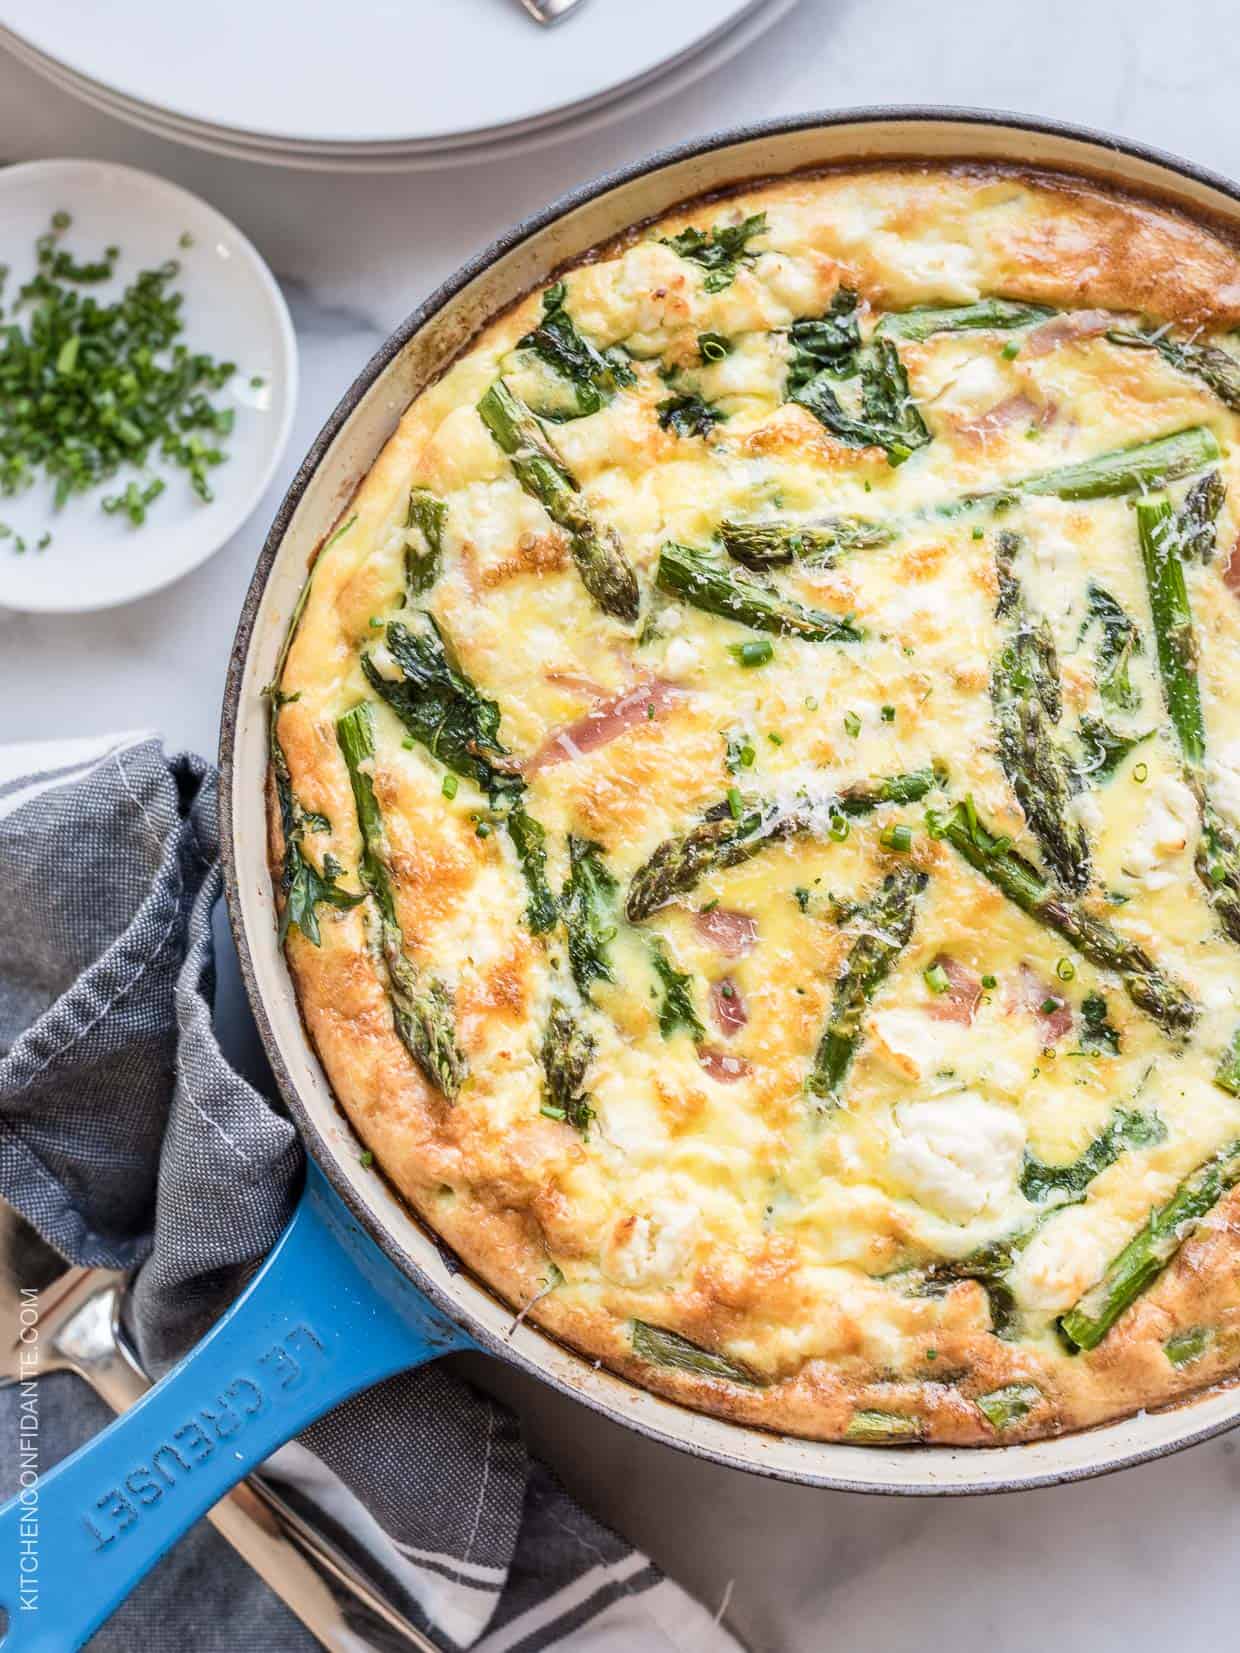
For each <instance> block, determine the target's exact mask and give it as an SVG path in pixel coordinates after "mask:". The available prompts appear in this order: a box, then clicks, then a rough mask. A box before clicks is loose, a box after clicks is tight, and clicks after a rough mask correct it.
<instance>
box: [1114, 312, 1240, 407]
mask: <svg viewBox="0 0 1240 1653" xmlns="http://www.w3.org/2000/svg"><path fill="white" fill-rule="evenodd" d="M1107 338H1108V339H1110V341H1111V343H1112V344H1122V345H1128V346H1129V347H1131V348H1134V349H1138V350H1157V352H1158V354H1159V355H1160V356H1161V357H1162V358H1163V360H1164V361H1167V362H1170V364H1171V366H1172V367H1175V368H1178V369H1179V371H1180V372H1181V373H1187V374H1188V375H1189V377H1190V378H1193V379H1200V380H1201V381H1202V383H1203V384H1204V385H1206V386H1207V387H1208V388H1209V389H1210V390H1212V391H1213V392H1214V394H1215V395H1216V396H1217V397H1218V399H1219V401H1220V402H1222V404H1223V406H1224V407H1228V408H1230V409H1231V411H1232V412H1233V413H1240V361H1237V360H1236V358H1235V357H1234V356H1233V355H1231V354H1230V352H1229V351H1226V350H1222V349H1220V348H1219V346H1218V345H1216V344H1193V343H1191V342H1190V341H1188V340H1186V339H1173V338H1172V337H1171V336H1170V334H1169V333H1167V332H1166V330H1165V329H1159V330H1158V331H1157V332H1152V333H1139V332H1136V331H1131V330H1129V329H1127V328H1122V327H1117V328H1115V329H1114V330H1113V331H1112V332H1110V333H1108V334H1107Z"/></svg>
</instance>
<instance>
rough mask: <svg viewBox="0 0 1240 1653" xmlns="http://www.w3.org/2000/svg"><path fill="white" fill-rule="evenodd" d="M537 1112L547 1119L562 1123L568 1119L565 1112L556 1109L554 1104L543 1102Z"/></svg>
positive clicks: (561, 1109)
mask: <svg viewBox="0 0 1240 1653" xmlns="http://www.w3.org/2000/svg"><path fill="white" fill-rule="evenodd" d="M538 1111H539V1113H540V1114H543V1115H544V1116H545V1117H546V1118H547V1119H559V1120H561V1121H563V1120H566V1119H567V1118H568V1114H567V1113H566V1112H565V1110H564V1109H563V1108H557V1107H556V1105H555V1103H554V1102H544V1103H543V1104H542V1106H541V1107H540V1108H539V1110H538Z"/></svg>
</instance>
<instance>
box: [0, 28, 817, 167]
mask: <svg viewBox="0 0 1240 1653" xmlns="http://www.w3.org/2000/svg"><path fill="white" fill-rule="evenodd" d="M795 3H796V0H670V3H669V0H584V3H583V4H582V6H581V7H580V9H579V10H578V11H576V12H574V13H573V14H572V15H571V16H570V17H569V18H568V19H566V20H565V21H564V22H563V23H561V24H560V25H558V26H557V27H556V28H553V29H544V28H540V27H539V26H538V25H537V24H536V23H534V22H533V21H532V20H531V19H530V18H529V17H528V16H527V15H526V14H525V12H524V11H523V10H522V9H521V7H520V6H519V5H518V4H517V0H299V4H298V5H296V6H292V7H290V6H289V5H288V4H287V3H285V0H213V3H212V4H211V5H209V6H196V7H195V6H169V5H168V4H167V0H109V4H108V5H106V6H101V5H99V4H98V0H55V4H52V5H49V4H48V0H0V43H2V44H3V45H5V46H7V47H8V48H9V50H10V51H12V52H13V53H14V55H15V56H17V57H19V58H21V59H22V60H23V61H24V62H26V63H28V64H30V65H31V66H32V67H33V68H35V69H38V70H39V71H40V72H42V73H43V74H45V75H46V76H47V77H48V79H50V80H53V81H55V82H56V83H57V84H58V85H60V86H62V87H63V88H65V89H66V90H67V91H70V92H72V93H74V94H75V95H77V96H79V97H82V98H84V99H86V100H87V101H88V102H89V103H92V104H94V105H95V106H96V107H98V108H101V109H103V110H105V111H107V112H108V113H109V114H113V115H117V116H119V117H120V118H121V119H122V120H127V121H130V122H133V123H134V124H136V125H138V126H141V127H144V128H145V129H146V130H148V131H151V132H154V133H156V134H157V135H158V136H160V137H165V138H171V139H173V140H176V141H179V142H182V143H190V144H196V145H198V146H200V147H202V148H205V149H211V150H214V151H216V152H217V153H221V154H226V155H232V156H235V157H237V158H239V159H242V160H252V161H265V162H268V163H270V164H273V165H277V166H295V167H305V168H311V169H315V170H334V171H335V170H338V171H376V170H378V171H385V170H393V171H395V170H409V169H426V168H431V167H441V166H444V165H450V164H452V163H454V162H457V163H465V162H475V161H480V160H487V159H489V158H490V157H491V156H492V155H496V154H499V153H501V152H502V153H503V154H504V155H505V156H508V155H512V154H514V153H516V152H518V151H519V150H520V149H522V148H533V147H535V146H536V145H538V144H542V143H552V142H554V141H555V140H556V139H557V138H559V137H562V136H564V135H565V134H566V133H567V132H569V131H571V132H572V133H573V134H574V135H576V134H578V133H580V132H583V131H586V130H589V129H591V128H593V127H595V126H599V125H601V124H603V123H604V122H605V121H608V120H613V119H618V118H620V117H621V116H625V115H630V114H633V113H635V112H636V111H638V110H640V109H641V108H644V107H645V106H646V105H648V104H649V103H652V102H654V101H655V100H656V99H661V98H665V97H668V96H670V95H672V94H673V93H675V92H677V91H679V90H681V89H682V88H683V87H684V86H685V85H687V84H688V83H689V82H690V81H691V80H695V79H697V78H698V77H699V76H701V75H704V74H706V73H707V72H708V71H709V70H711V69H713V68H716V67H717V66H718V65H719V64H721V63H723V62H725V61H726V60H727V59H728V58H729V57H732V56H733V55H735V54H736V53H737V52H740V51H743V50H744V49H745V48H746V47H747V46H748V45H749V44H750V43H751V42H752V41H753V40H754V39H755V38H756V37H757V36H758V35H759V34H760V33H762V32H763V31H764V30H765V29H767V28H769V27H770V25H771V24H772V23H774V22H775V21H776V20H777V19H778V18H779V17H781V16H783V14H784V13H785V12H787V11H789V10H790V9H791V7H792V6H793V5H794V4H795Z"/></svg>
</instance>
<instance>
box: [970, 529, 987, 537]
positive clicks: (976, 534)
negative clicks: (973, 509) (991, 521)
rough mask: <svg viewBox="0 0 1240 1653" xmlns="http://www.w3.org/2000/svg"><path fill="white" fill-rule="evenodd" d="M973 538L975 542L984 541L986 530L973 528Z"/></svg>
mask: <svg viewBox="0 0 1240 1653" xmlns="http://www.w3.org/2000/svg"><path fill="white" fill-rule="evenodd" d="M973 538H974V539H975V540H984V539H985V538H986V530H985V529H984V528H975V529H974V530H973Z"/></svg>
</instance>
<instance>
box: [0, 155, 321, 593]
mask: <svg viewBox="0 0 1240 1653" xmlns="http://www.w3.org/2000/svg"><path fill="white" fill-rule="evenodd" d="M61 210H63V211H65V212H68V213H69V214H70V215H71V217H72V219H73V223H72V226H71V227H70V229H69V230H68V231H67V232H66V234H65V238H64V244H65V245H66V246H67V247H68V248H69V249H70V250H71V251H72V252H73V253H75V254H76V256H78V257H79V258H85V257H97V256H98V255H99V253H100V252H101V251H102V249H103V248H104V247H105V246H108V245H111V244H114V245H116V246H118V247H120V249H121V256H120V259H119V260H118V262H117V267H116V276H115V278H114V279H113V281H112V282H110V283H107V284H105V285H103V286H101V287H94V288H91V289H90V291H91V292H93V293H95V294H97V295H99V296H100V297H101V298H111V297H113V296H114V295H115V294H116V293H117V292H118V291H119V290H120V288H121V287H123V286H124V285H125V284H126V283H127V282H128V281H130V280H132V278H133V276H134V275H135V274H136V273H137V272H138V271H139V270H143V269H150V268H152V267H153V266H156V265H159V264H162V263H163V262H164V261H165V259H169V258H173V259H176V260H177V261H178V262H179V263H180V266H181V273H180V275H179V277H178V278H177V281H176V283H175V285H176V287H177V289H178V290H179V291H181V292H183V293H184V295H185V302H184V310H183V314H184V318H185V332H184V334H183V335H182V338H183V341H184V342H185V343H186V344H187V345H188V346H189V347H190V348H191V349H193V350H205V351H208V352H209V353H210V354H211V355H213V356H215V357H216V358H217V359H224V360H228V361H233V362H236V364H237V371H236V373H235V374H234V375H233V377H232V379H231V380H230V381H229V382H228V383H227V384H226V385H225V386H224V387H223V389H222V390H219V391H216V392H214V393H213V395H212V400H213V401H214V402H215V403H216V405H217V406H223V407H232V408H235V410H236V424H235V426H234V429H233V432H232V435H231V436H230V437H228V438H227V439H226V440H225V441H224V442H223V443H222V446H223V447H224V450H225V452H226V453H227V454H228V458H227V459H226V460H225V462H224V463H223V464H222V465H218V466H216V467H215V468H214V469H213V470H212V472H211V473H210V482H211V487H212V490H213V492H214V494H215V498H214V500H213V501H211V502H210V503H209V504H204V503H203V501H202V500H200V499H199V498H198V497H197V496H196V495H195V494H194V493H193V491H192V490H191V488H190V485H189V481H188V477H187V475H186V473H185V472H184V471H183V470H180V469H178V468H177V467H176V466H174V465H170V464H168V463H167V462H165V461H162V460H155V461H154V462H153V463H152V466H151V469H150V471H149V472H145V473H139V472H136V471H129V470H125V471H121V472H119V473H118V475H117V476H116V477H115V478H114V479H112V480H111V481H109V482H106V483H104V484H103V485H102V486H101V487H98V488H94V489H92V490H91V491H90V492H89V493H85V494H77V495H74V496H73V497H72V498H70V499H69V500H68V501H67V503H66V504H65V505H64V506H63V507H62V508H61V509H60V510H59V511H57V510H54V509H53V508H52V494H51V487H50V485H49V484H48V482H47V481H46V480H45V479H44V478H43V477H42V476H41V475H40V476H37V477H36V479H35V481H34V483H33V484H32V486H31V487H29V488H27V489H25V490H24V491H23V492H22V493H20V494H17V495H15V496H13V497H11V498H2V497H0V521H3V522H5V523H7V524H8V525H9V527H10V528H11V529H12V530H13V534H12V536H11V537H9V538H6V539H3V540H0V607H5V608H12V609H20V610H23V611H25V612H27V613H52V612H61V613H81V612H83V611H86V610H89V609H98V608H110V607H111V606H112V605H113V604H115V603H124V602H129V601H131V600H132V599H133V598H135V597H141V596H144V595H145V594H146V593H147V592H149V591H156V590H158V589H159V588H160V587H161V586H165V585H169V584H170V583H171V582H172V581H173V580H177V579H179V578H180V577H181V575H183V574H187V573H188V572H189V570H190V569H191V568H196V567H197V566H198V564H199V563H201V562H205V561H206V559H207V558H208V557H209V556H210V555H211V553H212V552H213V551H216V550H218V549H219V547H220V546H221V545H223V544H224V543H225V542H226V541H227V540H229V539H230V538H231V537H232V536H233V534H235V533H236V531H237V529H238V528H240V526H241V524H242V523H243V522H244V521H245V520H246V518H247V517H248V516H249V515H250V513H251V511H253V509H254V507H255V506H256V505H257V503H258V501H259V499H260V498H261V496H262V494H263V492H264V491H265V489H266V487H267V485H268V483H269V482H270V481H271V478H272V476H273V474H274V472H275V468H276V466H277V465H278V464H279V462H280V459H281V457H282V455H283V453H284V449H285V446H286V445H287V442H288V436H289V430H290V428H291V426H292V419H293V408H294V404H295V402H296V399H297V343H296V340H295V338H294V336H293V326H292V323H291V321H290V320H289V314H288V310H287V308H286V306H285V303H284V300H283V298H282V297H281V295H280V290H279V288H278V287H277V286H276V284H275V281H274V279H273V277H272V274H271V272H270V270H269V269H268V268H267V266H266V265H265V264H264V263H263V261H262V259H261V258H260V257H259V255H258V253H257V252H255V250H254V248H253V246H252V245H251V244H250V242H249V241H247V240H246V238H245V236H243V235H242V234H241V232H240V230H238V229H236V228H235V227H234V226H233V225H232V224H230V223H229V222H228V220H227V219H226V218H224V217H222V216H221V215H220V214H219V213H218V212H216V211H215V209H214V208H213V207H209V206H207V204H206V203H205V202H204V201H200V200H199V199H198V197H197V196H195V195H191V194H190V193H189V192H188V191H187V190H183V189H179V188H177V186H176V185H174V184H169V183H166V182H165V181H164V180H163V179H162V178H155V177H152V176H151V175H150V174H149V173H145V172H136V171H134V169H133V168H131V167H125V166H113V165H110V164H105V163H103V162H99V161H32V162H29V163H28V164H26V165H23V166H11V167H6V168H4V169H3V170H0V225H2V226H3V229H2V231H0V236H2V239H0V262H3V263H8V264H9V265H10V266H11V267H12V273H11V275H10V276H9V282H8V286H7V289H6V298H8V299H10V300H11V299H12V298H13V297H14V296H15V295H16V291H17V286H18V284H19V283H20V282H21V281H22V280H24V279H25V277H26V276H27V274H29V273H31V272H32V270H33V268H34V242H35V237H36V236H38V235H40V234H42V232H43V231H44V230H46V229H47V227H48V223H49V220H50V219H51V216H52V214H53V213H54V212H58V211H61ZM182 235H188V236H190V237H192V242H193V244H192V245H191V246H189V247H184V248H183V247H181V246H180V245H179V242H180V238H181V236H182ZM17 319H19V320H20V312H19V313H18V318H17ZM255 377H257V378H261V379H262V380H263V385H262V386H261V387H258V388H255V387H252V386H251V383H250V381H251V379H252V378H255ZM151 475H159V476H162V477H163V478H164V480H165V482H166V484H167V486H166V488H165V490H164V492H163V494H161V495H160V497H159V498H158V499H157V500H156V501H154V503H153V504H152V505H151V507H150V509H149V512H148V515H147V520H146V522H145V524H144V525H143V526H142V527H140V528H135V527H133V526H132V524H130V522H129V521H128V519H127V518H125V517H124V516H122V515H119V514H118V515H115V516H110V515H108V514H107V513H106V512H105V511H104V510H103V509H102V507H101V504H100V501H101V499H102V498H103V496H104V495H105V494H110V493H115V492H118V491H120V490H123V489H124V487H125V485H126V483H127V482H128V481H130V480H133V479H135V478H139V477H141V476H148V477H149V476H151ZM47 532H50V533H51V535H52V540H51V544H50V545H48V546H47V548H46V549H45V550H43V551H36V550H35V549H34V547H35V546H36V544H37V542H38V540H39V539H40V537H41V536H42V535H43V534H44V533H47ZM18 535H20V536H21V538H22V539H23V540H24V541H25V542H26V545H27V550H26V551H25V552H24V553H18V552H17V551H16V550H15V549H14V542H15V539H16V537H17V536H18Z"/></svg>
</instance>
